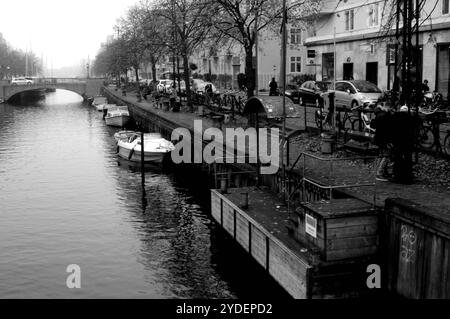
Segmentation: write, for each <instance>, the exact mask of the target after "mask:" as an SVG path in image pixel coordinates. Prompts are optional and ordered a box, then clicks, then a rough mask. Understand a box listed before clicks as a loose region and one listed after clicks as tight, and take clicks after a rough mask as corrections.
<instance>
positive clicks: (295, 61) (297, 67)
mask: <svg viewBox="0 0 450 319" xmlns="http://www.w3.org/2000/svg"><path fill="white" fill-rule="evenodd" d="M301 62H302V58H301V57H299V56H297V57H294V56H293V57H291V72H301V71H302V65H301Z"/></svg>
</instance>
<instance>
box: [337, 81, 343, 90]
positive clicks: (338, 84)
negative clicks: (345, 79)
mask: <svg viewBox="0 0 450 319" xmlns="http://www.w3.org/2000/svg"><path fill="white" fill-rule="evenodd" d="M336 91H341V92H344V91H345V85H344V83H342V82H338V83H336Z"/></svg>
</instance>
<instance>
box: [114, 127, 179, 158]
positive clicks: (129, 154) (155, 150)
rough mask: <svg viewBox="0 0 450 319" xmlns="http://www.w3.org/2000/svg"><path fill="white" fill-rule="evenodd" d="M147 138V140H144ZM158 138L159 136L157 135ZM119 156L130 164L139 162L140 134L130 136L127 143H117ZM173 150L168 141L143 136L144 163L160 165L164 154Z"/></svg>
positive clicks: (121, 141) (120, 141)
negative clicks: (130, 162)
mask: <svg viewBox="0 0 450 319" xmlns="http://www.w3.org/2000/svg"><path fill="white" fill-rule="evenodd" d="M146 136H147V138H146ZM159 136H160V135H159ZM117 149H118V153H119V156H120V157H122V158H124V159H127V160H129V161H132V162H140V161H141V137H140V133H138V134H135V135H134V136H131V137H130V138H129V140H128V141H123V140H119V141H118V142H117ZM174 149H175V146H174V145H173V144H172V143H171V142H169V141H168V140H166V139H164V138H162V137H159V138H158V137H156V135H153V137H152V135H149V134H145V135H144V162H145V163H156V164H160V163H162V161H163V158H164V156H165V155H166V154H168V153H170V152H171V151H173V150H174Z"/></svg>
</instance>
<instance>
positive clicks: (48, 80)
mask: <svg viewBox="0 0 450 319" xmlns="http://www.w3.org/2000/svg"><path fill="white" fill-rule="evenodd" d="M34 83H35V84H66V83H70V84H84V83H86V81H85V80H83V79H76V78H37V79H34Z"/></svg>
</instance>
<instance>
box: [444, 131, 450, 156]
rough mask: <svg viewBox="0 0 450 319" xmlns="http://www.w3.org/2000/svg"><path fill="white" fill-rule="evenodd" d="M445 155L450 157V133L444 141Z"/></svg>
mask: <svg viewBox="0 0 450 319" xmlns="http://www.w3.org/2000/svg"><path fill="white" fill-rule="evenodd" d="M444 153H445V154H447V155H450V132H448V133H447V135H446V136H445V139H444Z"/></svg>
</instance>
